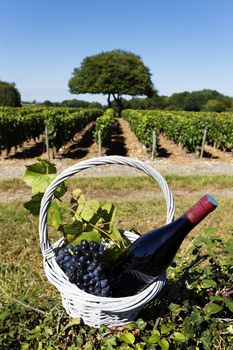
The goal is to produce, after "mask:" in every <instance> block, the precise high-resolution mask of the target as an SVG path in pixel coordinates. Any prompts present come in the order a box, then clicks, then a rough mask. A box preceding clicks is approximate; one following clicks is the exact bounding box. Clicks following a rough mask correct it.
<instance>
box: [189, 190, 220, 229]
mask: <svg viewBox="0 0 233 350" xmlns="http://www.w3.org/2000/svg"><path fill="white" fill-rule="evenodd" d="M217 205H218V204H217V202H216V201H215V199H214V198H213V197H211V196H210V195H205V196H203V197H202V198H201V199H200V200H199V201H198V202H197V203H196V204H194V205H193V206H192V207H191V208H190V209H188V210H187V211H186V213H185V214H184V215H185V216H186V218H187V219H188V220H189V221H190V222H191V223H192V224H193V225H194V226H195V225H197V224H198V223H199V222H200V221H202V220H203V219H204V218H205V217H206V216H207V215H208V214H209V213H210V212H212V211H213V210H214V209H215V208H216V207H217Z"/></svg>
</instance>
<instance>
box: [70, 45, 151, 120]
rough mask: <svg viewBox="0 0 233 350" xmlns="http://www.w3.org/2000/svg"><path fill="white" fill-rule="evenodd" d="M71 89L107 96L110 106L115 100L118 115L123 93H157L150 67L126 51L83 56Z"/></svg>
mask: <svg viewBox="0 0 233 350" xmlns="http://www.w3.org/2000/svg"><path fill="white" fill-rule="evenodd" d="M69 88H70V92H71V93H74V94H85V93H91V94H104V95H107V96H108V98H107V100H108V107H109V108H111V107H112V101H114V104H115V105H116V109H117V112H118V115H120V114H121V111H122V108H123V103H122V95H130V96H138V95H139V96H140V95H145V96H148V97H152V96H155V95H156V90H155V89H154V88H153V83H152V81H151V73H150V71H149V68H148V67H146V66H145V65H144V63H143V62H142V60H141V58H140V57H139V56H137V55H135V54H133V53H131V52H127V51H123V50H113V51H108V52H102V53H100V54H97V55H93V56H90V57H86V58H84V60H83V61H82V63H81V66H80V68H75V69H74V71H73V77H72V78H71V79H70V80H69ZM111 99H113V100H111Z"/></svg>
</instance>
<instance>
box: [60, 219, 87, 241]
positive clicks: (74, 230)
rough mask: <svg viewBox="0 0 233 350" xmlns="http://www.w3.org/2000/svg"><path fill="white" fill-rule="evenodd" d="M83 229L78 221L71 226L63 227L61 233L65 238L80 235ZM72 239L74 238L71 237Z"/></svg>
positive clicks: (82, 225)
mask: <svg viewBox="0 0 233 350" xmlns="http://www.w3.org/2000/svg"><path fill="white" fill-rule="evenodd" d="M83 228H84V223H83V222H82V221H81V220H80V221H78V220H76V221H74V222H73V223H72V224H66V225H63V232H64V235H65V236H68V235H71V236H77V235H79V234H81V233H82V231H83ZM73 239H74V237H73Z"/></svg>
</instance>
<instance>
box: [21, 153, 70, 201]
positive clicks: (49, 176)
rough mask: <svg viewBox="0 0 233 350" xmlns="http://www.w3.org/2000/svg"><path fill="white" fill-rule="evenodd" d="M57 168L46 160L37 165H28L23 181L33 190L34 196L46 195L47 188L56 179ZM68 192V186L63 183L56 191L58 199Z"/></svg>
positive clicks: (40, 160)
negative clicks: (38, 194) (37, 194)
mask: <svg viewBox="0 0 233 350" xmlns="http://www.w3.org/2000/svg"><path fill="white" fill-rule="evenodd" d="M56 173H57V170H56V167H55V165H54V164H52V163H50V162H49V161H47V160H46V159H40V158H39V161H38V162H37V163H34V164H31V165H26V171H25V174H24V176H23V180H24V181H25V182H26V184H27V185H29V186H30V187H31V189H32V194H36V193H44V192H45V190H46V188H47V187H48V186H49V185H50V184H51V182H52V181H53V180H54V179H55V177H56ZM65 192H66V186H65V184H64V183H62V184H61V185H60V186H59V187H58V188H57V189H56V191H55V195H56V196H57V197H59V198H60V197H62V196H63V195H64V194H65Z"/></svg>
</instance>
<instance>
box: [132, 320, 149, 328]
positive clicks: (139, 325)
mask: <svg viewBox="0 0 233 350" xmlns="http://www.w3.org/2000/svg"><path fill="white" fill-rule="evenodd" d="M134 323H135V325H136V327H137V328H139V329H140V330H141V331H143V330H144V329H145V328H146V326H147V322H145V321H144V320H143V319H142V318H139V319H138V320H137V321H136V322H134Z"/></svg>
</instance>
